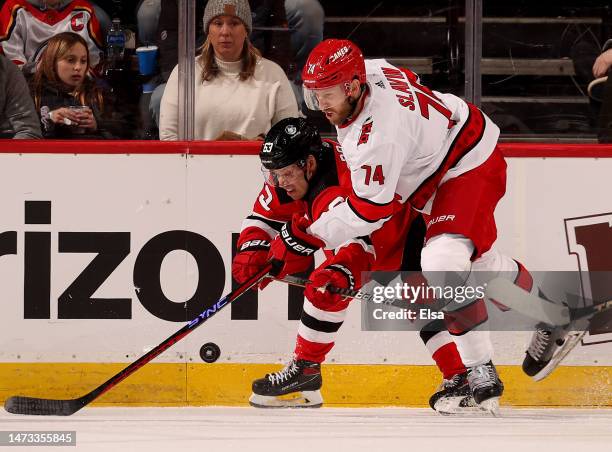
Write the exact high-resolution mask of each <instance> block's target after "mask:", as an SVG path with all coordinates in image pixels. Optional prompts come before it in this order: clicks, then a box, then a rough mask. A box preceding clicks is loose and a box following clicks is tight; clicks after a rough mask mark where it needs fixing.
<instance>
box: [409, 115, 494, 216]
mask: <svg viewBox="0 0 612 452" xmlns="http://www.w3.org/2000/svg"><path fill="white" fill-rule="evenodd" d="M468 107H469V117H468V119H467V121H465V124H463V126H462V128H461V130H460V131H459V133H458V134H457V136H456V137H455V139H454V140H453V143H452V144H451V146H450V147H449V149H448V152H447V153H446V156H444V159H443V160H442V163H441V164H440V166H439V167H438V168H437V169H436V170H435V171H434V172H433V173H432V174H431V175H430V176H429V177H428V178H427V179H425V180H424V181H423V182H422V183H421V184H420V185H419V187H418V188H417V189H416V190H415V191H414V192H413V193H412V195H410V203H411V204H412V205H413V206H414V207H415V208H416V209H422V208H423V207H424V206H425V204H426V203H427V201H428V200H429V199H430V198H431V197H432V195H433V194H434V193H435V191H436V189H437V188H438V185H439V183H440V180H442V177H444V175H445V174H446V172H447V171H448V170H449V169H451V168H453V167H454V166H455V165H456V164H457V162H459V160H461V159H462V158H463V157H464V156H465V155H466V154H467V153H469V152H470V151H471V150H472V149H474V148H475V147H476V146H477V145H478V143H480V141H481V140H482V137H483V135H484V129H485V118H484V116H483V114H482V112H481V111H480V110H479V109H478V108H476V107H475V106H474V105H472V104H468Z"/></svg>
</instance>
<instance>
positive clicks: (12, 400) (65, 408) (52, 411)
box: [4, 264, 272, 416]
mask: <svg viewBox="0 0 612 452" xmlns="http://www.w3.org/2000/svg"><path fill="white" fill-rule="evenodd" d="M271 269H272V265H271V264H268V265H266V266H265V268H263V269H261V271H260V272H259V273H257V274H256V275H253V276H252V277H251V278H250V279H249V280H248V281H245V282H244V284H241V285H240V286H239V287H237V288H236V289H235V290H233V291H232V292H230V293H228V294H227V295H225V296H224V297H223V298H221V299H220V300H219V301H217V303H215V304H214V305H213V306H211V307H210V308H207V309H206V310H204V311H202V312H201V313H200V314H199V315H198V316H197V317H196V318H194V319H193V320H192V321H191V322H189V323H188V324H187V325H185V326H183V327H182V328H181V329H180V330H178V331H177V332H176V333H174V334H173V335H172V336H170V337H168V338H167V339H166V340H164V341H163V342H161V343H160V344H159V345H158V346H157V347H155V348H153V349H151V350H150V351H148V352H147V353H145V354H144V355H142V356H141V357H140V358H138V359H137V360H136V361H134V362H133V363H131V364H130V365H129V366H127V367H125V368H124V369H123V370H121V371H120V372H119V373H117V374H115V375H113V376H112V377H111V378H109V379H108V380H106V381H105V382H104V383H102V384H101V385H100V386H98V387H97V388H95V389H94V390H92V391H91V392H89V393H87V394H85V395H84V396H82V397H79V398H77V399H65V400H56V399H44V398H36V397H25V396H13V397H9V398H8V399H7V400H6V401H5V402H4V409H5V410H6V411H8V412H9V413H13V414H28V415H40V416H70V415H71V414H74V413H76V412H77V411H79V410H80V409H81V408H83V407H84V406H86V405H88V404H89V403H90V402H92V401H93V400H95V399H97V398H98V397H100V396H101V395H102V394H104V393H105V392H107V391H108V390H110V389H111V388H113V387H114V386H116V385H117V384H119V383H120V382H121V381H123V380H125V379H126V378H127V377H129V376H130V375H132V374H133V373H134V372H136V371H137V370H138V369H140V368H141V367H142V366H144V365H145V364H147V363H148V362H149V361H151V360H153V359H155V358H156V357H157V356H159V355H161V354H162V353H163V352H164V351H166V350H168V349H169V348H170V347H172V346H173V345H174V344H176V343H177V342H178V341H180V340H181V339H183V338H184V337H185V336H187V335H188V334H189V333H191V332H192V331H193V330H195V329H196V328H197V327H199V326H200V325H202V324H203V323H204V322H206V321H207V320H208V319H210V318H211V317H212V316H214V315H215V314H216V313H217V312H219V311H220V310H221V309H223V308H224V307H225V306H227V305H229V304H230V303H231V302H232V301H234V300H236V299H237V298H238V297H240V296H241V295H243V294H244V293H246V292H247V291H248V290H249V289H250V288H251V287H253V286H255V285H256V284H258V283H259V282H260V281H261V280H263V279H264V278H265V277H267V276H268V274H269V272H270V270H271Z"/></svg>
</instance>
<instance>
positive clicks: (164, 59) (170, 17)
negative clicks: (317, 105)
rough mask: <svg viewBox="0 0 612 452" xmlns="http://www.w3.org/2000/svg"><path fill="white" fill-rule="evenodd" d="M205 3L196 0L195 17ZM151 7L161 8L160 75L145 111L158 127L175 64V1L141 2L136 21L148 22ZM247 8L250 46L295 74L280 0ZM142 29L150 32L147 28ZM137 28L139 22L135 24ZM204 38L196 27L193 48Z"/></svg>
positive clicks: (255, 1)
mask: <svg viewBox="0 0 612 452" xmlns="http://www.w3.org/2000/svg"><path fill="white" fill-rule="evenodd" d="M206 3H207V2H206V1H205V0H197V2H196V17H202V15H203V13H204V7H205V6H206ZM155 4H157V7H159V8H160V9H161V16H160V18H159V22H158V24H157V37H156V43H157V46H158V48H159V66H160V75H159V77H158V79H157V81H156V83H157V87H156V88H155V90H154V91H153V93H152V95H151V100H150V102H149V111H150V115H151V116H152V118H153V119H154V121H155V123H156V124H158V125H159V110H160V103H161V98H162V96H163V93H164V89H165V86H166V85H165V84H166V82H167V81H168V77H169V76H170V73H171V72H172V69H174V66H176V63H177V62H178V2H177V0H161V1H160V0H144V1H143V3H142V4H141V8H140V10H139V18H141V17H143V16H144V17H151V19H150V20H153V18H152V15H153V13H154V12H155V8H154V5H155ZM249 6H250V8H251V13H252V18H253V27H252V30H253V32H252V33H251V34H250V36H249V39H250V40H251V43H252V44H253V45H254V46H255V47H256V48H257V49H258V50H259V51H260V52H261V54H262V56H263V57H264V58H267V59H269V60H272V61H274V62H275V63H277V64H278V65H279V66H280V67H281V68H282V69H283V70H284V71H285V73H286V74H293V73H295V72H296V71H295V69H296V66H295V64H292V63H291V53H292V52H291V41H290V33H289V29H288V28H287V19H286V17H285V10H284V4H283V0H250V1H249ZM145 9H146V10H147V11H148V13H147V14H146V15H144V13H142V11H143V10H145ZM146 28H147V29H150V28H151V26H150V25H149V26H147V27H146ZM140 29H141V22H139V30H140ZM147 34H148V32H147ZM204 37H205V35H204V30H203V29H202V28H201V27H199V26H198V27H196V43H197V44H196V45H198V46H199V45H201V44H202V43H203V42H204ZM142 39H143V37H142V36H141V40H142ZM300 69H301V68H300ZM300 90H301V88H300Z"/></svg>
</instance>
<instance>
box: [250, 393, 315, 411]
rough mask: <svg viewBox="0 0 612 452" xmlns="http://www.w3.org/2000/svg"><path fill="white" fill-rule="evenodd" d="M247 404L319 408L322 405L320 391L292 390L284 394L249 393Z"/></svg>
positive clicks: (254, 405) (261, 406) (260, 406)
mask: <svg viewBox="0 0 612 452" xmlns="http://www.w3.org/2000/svg"><path fill="white" fill-rule="evenodd" d="M249 404H250V405H251V406H253V407H255V408H320V407H321V406H322V405H323V397H321V391H302V392H294V393H291V394H287V395H284V396H264V395H259V394H255V393H253V394H251V397H249Z"/></svg>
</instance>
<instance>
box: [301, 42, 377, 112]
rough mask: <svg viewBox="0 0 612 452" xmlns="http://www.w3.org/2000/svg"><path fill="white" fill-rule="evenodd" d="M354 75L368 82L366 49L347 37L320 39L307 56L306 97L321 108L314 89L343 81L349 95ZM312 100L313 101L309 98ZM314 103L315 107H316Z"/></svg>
mask: <svg viewBox="0 0 612 452" xmlns="http://www.w3.org/2000/svg"><path fill="white" fill-rule="evenodd" d="M353 79H357V80H359V83H361V84H364V83H365V82H366V69H365V61H364V59H363V53H361V50H359V47H357V46H356V45H355V44H354V43H353V42H351V41H348V40H345V39H326V40H325V41H322V42H321V43H319V44H318V45H317V46H316V47H315V48H314V49H313V50H312V52H310V55H309V56H308V60H306V64H305V65H304V68H303V69H302V81H303V87H304V95H305V96H304V97H305V100H306V102H307V105H308V104H309V103H310V104H311V105H308V107H309V108H311V109H313V110H314V109H320V107H319V106H318V101H316V99H313V98H312V92H313V91H316V90H323V89H326V88H331V87H334V86H337V85H343V90H344V92H345V94H346V95H348V90H349V84H350V82H351V81H352V80H353ZM309 100H312V101H313V102H309ZM313 107H314V108H313Z"/></svg>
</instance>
